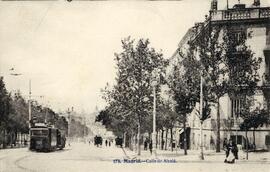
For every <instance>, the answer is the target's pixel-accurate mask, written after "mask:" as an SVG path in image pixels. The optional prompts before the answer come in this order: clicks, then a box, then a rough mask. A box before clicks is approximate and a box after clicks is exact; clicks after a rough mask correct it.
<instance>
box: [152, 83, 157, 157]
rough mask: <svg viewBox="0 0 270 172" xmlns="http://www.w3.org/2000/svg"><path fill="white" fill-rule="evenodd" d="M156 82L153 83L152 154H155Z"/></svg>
mask: <svg viewBox="0 0 270 172" xmlns="http://www.w3.org/2000/svg"><path fill="white" fill-rule="evenodd" d="M156 84H157V83H153V95H154V102H153V134H152V149H153V154H154V155H155V156H156V146H155V145H156Z"/></svg>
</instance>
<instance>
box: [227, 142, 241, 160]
mask: <svg viewBox="0 0 270 172" xmlns="http://www.w3.org/2000/svg"><path fill="white" fill-rule="evenodd" d="M225 151H226V158H225V160H224V162H225V163H235V160H236V159H238V148H237V146H236V144H235V143H234V142H233V141H232V139H230V140H229V143H228V144H227V146H226V150H225Z"/></svg>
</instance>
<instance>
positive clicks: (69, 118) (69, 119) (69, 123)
mask: <svg viewBox="0 0 270 172" xmlns="http://www.w3.org/2000/svg"><path fill="white" fill-rule="evenodd" d="M70 127H71V116H70V110H69V108H68V134H67V135H68V145H69V146H70Z"/></svg>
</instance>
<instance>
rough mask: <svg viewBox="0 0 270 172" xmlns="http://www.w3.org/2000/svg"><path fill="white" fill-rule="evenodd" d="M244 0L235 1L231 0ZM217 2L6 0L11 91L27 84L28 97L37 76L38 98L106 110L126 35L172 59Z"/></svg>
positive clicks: (0, 41) (2, 30)
mask: <svg viewBox="0 0 270 172" xmlns="http://www.w3.org/2000/svg"><path fill="white" fill-rule="evenodd" d="M269 1H270V0H261V3H262V5H268V6H269V3H270V2H269ZM236 2H238V1H237V0H229V3H230V4H229V6H232V4H234V3H236ZM241 2H247V4H251V3H252V2H253V0H246V1H244V0H242V1H241ZM225 7H226V0H219V5H218V8H219V9H224V8H225ZM209 8H210V0H183V1H150V2H147V1H143V2H142V1H140V2H139V1H96V2H93V1H73V2H71V3H69V2H66V1H44V2H33V1H30V2H29V1H23V2H6V1H4V2H3V1H2V2H0V21H1V22H0V76H4V81H5V83H6V87H7V89H8V91H11V92H14V91H15V90H20V91H21V93H22V95H23V96H25V97H27V95H28V90H29V80H31V90H32V94H33V99H35V100H37V101H39V102H40V103H41V104H43V105H49V106H50V107H51V108H53V109H54V110H55V111H65V110H67V109H68V108H70V107H74V109H75V111H84V112H92V111H94V110H95V108H96V107H98V108H99V109H102V108H103V107H104V106H105V105H106V103H105V102H104V100H102V98H101V92H100V90H101V89H102V88H104V87H105V85H106V83H107V82H108V83H111V84H112V83H113V82H114V80H115V75H116V68H115V62H114V53H118V52H121V39H123V38H125V37H127V36H131V37H132V38H134V39H136V40H138V39H139V38H149V39H150V43H151V44H150V45H151V46H152V47H154V48H155V49H156V50H158V51H159V50H161V51H162V53H163V54H164V57H165V58H169V57H171V55H172V54H173V53H174V51H175V50H176V48H177V44H178V43H179V41H180V40H181V38H182V37H183V36H184V34H185V33H186V31H187V30H188V28H190V27H192V26H193V25H194V23H195V22H201V21H203V20H204V17H205V15H206V14H208V11H209ZM11 68H14V71H10V69H11ZM10 73H21V74H22V75H20V76H13V75H10ZM41 96H42V98H41Z"/></svg>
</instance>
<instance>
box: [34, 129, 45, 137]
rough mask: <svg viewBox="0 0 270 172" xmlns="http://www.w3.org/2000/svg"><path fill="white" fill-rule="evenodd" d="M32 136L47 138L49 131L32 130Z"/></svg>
mask: <svg viewBox="0 0 270 172" xmlns="http://www.w3.org/2000/svg"><path fill="white" fill-rule="evenodd" d="M31 135H32V136H47V135H48V130H32V131H31Z"/></svg>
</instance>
